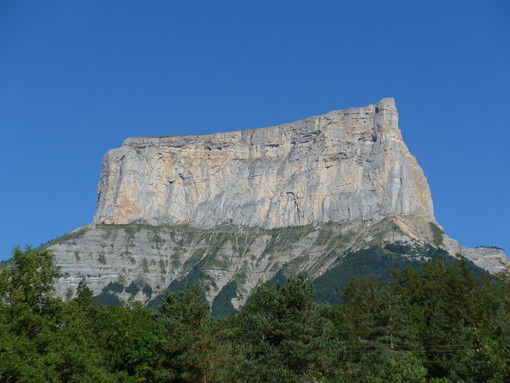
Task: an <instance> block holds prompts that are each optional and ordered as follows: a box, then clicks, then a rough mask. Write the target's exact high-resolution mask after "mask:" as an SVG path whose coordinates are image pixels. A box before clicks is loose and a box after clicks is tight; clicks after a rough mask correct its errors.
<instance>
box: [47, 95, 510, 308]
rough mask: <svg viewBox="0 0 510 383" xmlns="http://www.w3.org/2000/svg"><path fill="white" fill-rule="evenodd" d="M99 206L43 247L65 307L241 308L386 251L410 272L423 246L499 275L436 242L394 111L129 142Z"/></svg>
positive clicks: (489, 251) (112, 167)
mask: <svg viewBox="0 0 510 383" xmlns="http://www.w3.org/2000/svg"><path fill="white" fill-rule="evenodd" d="M98 194H99V198H98V203H97V212H96V215H95V217H94V222H93V223H91V224H90V225H87V226H85V227H82V228H79V229H77V230H75V231H74V232H72V233H70V234H68V235H66V236H63V237H61V238H58V239H57V240H55V241H52V242H50V243H49V244H47V245H46V246H45V247H46V248H48V249H50V250H52V251H53V252H54V254H55V257H56V261H57V264H58V265H60V266H61V267H62V271H63V273H64V276H63V277H62V278H61V279H60V280H59V281H58V283H57V289H58V291H59V293H60V294H61V295H62V296H66V297H72V296H73V294H75V289H76V286H77V284H78V282H79V280H80V279H81V278H82V277H86V278H87V280H88V283H89V286H90V287H91V288H92V289H93V291H94V292H95V293H96V294H99V293H101V292H102V291H103V294H110V293H113V292H114V293H115V294H116V295H118V296H120V297H122V298H126V299H135V300H140V301H144V302H146V303H147V302H149V301H151V300H153V299H154V297H155V296H157V295H158V294H160V293H162V292H164V291H165V290H167V289H177V288H180V287H182V286H183V284H184V282H185V281H192V282H197V281H199V282H200V283H202V284H203V285H204V287H205V293H206V297H207V299H208V300H209V301H210V302H212V303H215V302H216V303H217V302H223V303H221V304H222V305H227V306H229V305H230V306H231V307H232V308H238V307H240V306H241V305H242V304H244V302H245V301H246V299H247V298H248V297H249V295H250V294H251V292H252V291H253V289H254V288H255V287H256V286H257V285H258V284H260V283H261V282H264V281H268V280H270V279H272V278H276V277H277V276H278V275H279V274H282V273H283V274H285V275H290V274H296V273H298V272H300V271H304V272H307V273H308V275H310V276H311V277H312V278H313V279H318V278H320V277H323V276H324V275H326V274H327V273H330V274H328V275H329V276H328V278H329V279H330V280H331V272H333V271H335V270H336V271H338V270H339V268H341V267H343V266H342V265H345V262H346V259H347V258H346V257H349V256H350V255H352V254H359V253H360V252H363V251H366V249H367V248H372V247H374V246H386V245H387V244H395V243H399V244H405V246H407V247H405V246H404V247H402V248H403V249H406V250H404V255H403V256H404V257H409V258H412V257H418V258H419V259H420V260H423V259H426V257H424V256H422V255H419V252H417V251H414V250H413V246H414V247H416V246H417V247H420V246H429V247H433V248H435V249H439V250H441V249H443V250H445V251H447V252H448V253H449V254H450V255H452V256H454V257H458V256H464V257H466V258H468V259H470V260H471V261H473V262H474V263H475V264H477V265H478V266H480V267H482V268H485V269H486V270H489V271H490V272H496V271H498V270H500V269H501V268H502V267H503V265H505V264H508V260H507V258H506V257H505V255H504V253H503V251H502V250H501V249H497V248H478V249H466V248H464V247H462V246H460V245H459V244H458V243H457V242H456V241H454V240H452V239H450V238H448V237H447V236H446V235H444V232H443V230H442V228H441V227H440V226H439V225H438V224H437V222H436V221H435V219H434V212H433V205H432V199H431V196H430V190H429V187H428V184H427V181H426V179H425V176H424V175H423V172H422V170H421V168H420V167H419V166H418V164H417V162H416V159H415V158H414V157H413V156H412V155H411V154H410V153H409V151H408V149H407V147H406V145H405V144H404V142H403V140H402V136H401V133H400V130H399V127H398V114H397V110H396V108H395V103H394V100H393V99H391V98H386V99H383V100H382V101H380V102H379V103H377V104H375V105H370V106H367V107H364V108H352V109H348V110H344V111H333V112H330V113H328V114H325V115H323V116H316V117H311V118H308V119H306V120H303V121H298V122H294V123H289V124H284V125H278V126H273V127H268V128H261V129H254V130H245V131H234V132H227V133H215V134H207V135H199V136H165V137H138V138H128V139H126V140H125V142H124V145H123V146H122V147H121V148H118V149H114V150H111V151H109V152H108V153H107V154H106V156H105V158H104V162H103V168H102V172H101V180H100V182H99V186H98ZM399 246H400V245H399ZM443 250H441V251H443ZM384 251H388V252H389V253H392V250H391V248H387V249H385V250H384ZM385 254H386V253H385ZM418 258H417V259H418ZM336 271H335V272H336ZM333 279H334V278H333ZM111 283H114V286H116V287H115V288H114V289H113V290H111V289H112V287H111V286H112V285H111ZM108 286H110V287H108ZM119 286H121V287H119ZM109 288H110V290H111V291H110V292H108V289H109Z"/></svg>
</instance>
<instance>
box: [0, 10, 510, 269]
mask: <svg viewBox="0 0 510 383" xmlns="http://www.w3.org/2000/svg"><path fill="white" fill-rule="evenodd" d="M383 97H395V98H396V101H397V107H398V109H399V112H400V127H401V129H402V132H403V135H404V140H405V141H406V143H407V144H408V146H409V148H410V150H411V152H412V153H413V154H414V155H415V156H416V157H417V159H418V162H419V164H420V165H421V166H422V167H423V169H424V171H425V174H426V176H427V178H428V181H429V183H430V186H431V189H432V197H433V199H434V204H435V211H436V218H437V220H438V222H439V223H440V224H441V225H443V226H444V228H445V229H446V233H447V234H448V235H449V236H451V237H453V238H455V239H457V240H458V241H459V242H460V243H461V244H463V245H466V246H477V245H495V246H500V247H503V248H505V249H506V250H507V253H509V252H510V235H509V234H510V223H509V221H510V204H509V201H508V200H509V198H510V171H509V170H510V169H509V168H510V150H509V144H510V2H508V0H479V1H469V0H467V1H466V0H462V1H460V0H459V1H444V0H441V1H436V0H431V1H430V0H429V1H422V2H416V1H408V0H406V1H391V0H388V1H384V2H382V1H380V0H379V1H325V0H321V1H278V0H271V1H261V0H257V1H238V0H236V1H220V0H218V1H169V0H168V1H154V0H152V1H135V0H133V1H128V0H125V1H114V0H108V1H104V0H97V1H94V0H86V1H85V0H83V1H78V0H77V1H68V0H65V1H57V0H55V1H38V0H34V1H25V0H3V1H0V132H1V143H2V147H1V149H0V156H1V172H2V173H1V178H0V180H1V185H0V186H1V187H0V200H1V201H2V207H1V214H0V259H5V258H7V257H9V256H10V253H11V250H12V248H13V247H14V246H16V245H21V246H24V245H25V244H29V245H32V246H37V245H39V244H41V243H43V242H46V241H48V240H50V239H53V238H56V237H58V236H60V235H62V234H64V233H66V232H69V231H71V230H73V229H75V228H77V227H79V226H82V225H85V224H87V223H89V222H91V220H92V216H93V214H94V211H95V203H96V198H97V197H96V185H97V182H98V181H99V174H100V170H101V161H102V157H103V155H104V153H105V152H106V151H107V150H109V149H111V148H115V147H119V146H120V145H121V144H122V141H123V139H124V138H126V137H130V136H146V135H151V136H155V135H169V134H197V133H208V132H217V131H228V130H235V129H250V128H257V127H263V126H269V125H275V124H279V123H285V122H289V121H294V120H299V119H302V118H306V117H309V116H312V115H317V114H323V113H326V112H329V111H331V110H334V109H344V108H347V107H352V106H365V105H368V104H372V103H375V102H377V101H378V100H379V99H381V98H383Z"/></svg>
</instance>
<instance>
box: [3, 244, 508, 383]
mask: <svg viewBox="0 0 510 383" xmlns="http://www.w3.org/2000/svg"><path fill="white" fill-rule="evenodd" d="M58 276H59V269H58V267H56V266H55V264H54V262H53V256H52V254H51V252H49V251H39V252H33V251H22V250H20V249H19V248H17V249H15V250H14V251H13V257H12V261H11V262H10V263H9V264H7V265H3V267H2V268H1V271H0V381H1V382H6V383H7V382H94V383H96V382H128V383H129V382H203V383H212V382H293V383H295V382H360V383H361V382H372V383H379V382H381V383H382V382H391V383H400V382H402V383H404V382H406V383H425V382H431V383H449V382H452V383H453V382H473V383H474V382H492V383H496V382H498V383H499V382H501V383H504V382H509V381H510V271H509V270H506V271H504V272H502V273H500V274H499V275H498V276H497V277H494V276H489V275H487V274H483V273H481V274H480V273H479V274H476V273H474V272H473V271H472V270H471V269H470V268H469V267H468V266H467V264H466V262H462V261H460V262H456V263H451V262H447V261H446V260H445V259H444V258H442V257H439V258H437V259H434V260H432V261H430V262H424V263H422V264H421V265H420V266H418V267H410V266H407V267H405V268H403V269H397V270H393V271H392V272H391V275H390V276H389V277H388V278H387V280H385V281H381V280H380V279H377V278H375V277H364V278H361V277H358V278H354V279H352V280H351V281H350V282H349V284H348V285H347V286H346V287H345V289H343V291H342V293H341V294H342V295H341V297H340V299H339V300H338V302H339V303H333V304H332V303H320V302H316V301H314V299H313V298H314V295H315V290H314V286H313V283H312V282H311V281H310V280H309V279H308V278H307V276H306V275H303V274H301V275H298V276H295V277H291V278H289V279H288V280H287V281H282V282H275V283H273V284H263V285H261V286H260V287H259V288H258V289H257V290H256V292H255V293H254V294H253V295H252V297H251V299H250V300H249V301H248V303H247V304H246V305H245V306H244V307H243V308H242V309H241V310H240V311H239V312H237V313H235V314H232V315H227V316H225V317H222V318H218V317H215V316H213V315H212V314H211V309H210V307H209V305H208V303H207V302H206V301H205V299H204V298H203V292H202V290H201V288H200V286H199V285H192V284H188V285H187V286H186V287H185V288H184V289H183V290H181V291H170V292H167V293H166V294H165V295H164V296H163V297H162V299H161V304H160V306H159V308H158V309H157V310H154V309H148V308H146V307H144V306H143V305H142V304H140V303H135V302H125V303H123V304H122V305H121V306H111V305H104V304H101V303H99V302H98V301H97V300H96V299H94V297H93V294H92V291H91V290H90V289H89V288H88V287H87V284H86V281H85V280H82V281H81V282H80V283H79V286H78V292H77V296H76V297H75V298H73V299H71V300H68V301H66V302H64V301H62V300H61V299H60V298H57V297H56V296H55V294H54V289H53V282H54V280H55V278H58Z"/></svg>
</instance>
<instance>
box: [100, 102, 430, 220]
mask: <svg viewBox="0 0 510 383" xmlns="http://www.w3.org/2000/svg"><path fill="white" fill-rule="evenodd" d="M98 194H99V200H98V204H97V213H96V215H95V217H94V223H107V224H129V223H147V224H150V225H190V226H193V227H197V228H205V229H207V228H212V227H214V226H217V225H222V224H226V223H230V224H233V225H244V226H258V227H263V228H274V227H288V226H302V225H308V224H312V223H316V222H349V221H354V220H378V219H380V218H381V217H383V216H385V215H388V214H398V215H419V216H423V217H427V218H429V219H430V220H432V221H433V220H434V215H433V206H432V199H431V197H430V191H429V187H428V185H427V181H426V179H425V176H424V175H423V172H422V170H421V168H420V167H419V166H418V164H417V162H416V159H415V158H414V157H413V156H412V155H411V154H410V153H409V150H408V149H407V147H406V145H405V144H404V142H403V140H402V136H401V133H400V130H399V128H398V114H397V110H396V108H395V102H394V100H393V99H392V98H386V99H383V100H382V101H380V102H379V103H377V104H375V105H370V106H368V107H365V108H352V109H348V110H343V111H334V112H330V113H328V114H326V115H323V116H316V117H312V118H308V119H306V120H303V121H298V122H294V123H290V124H284V125H278V126H272V127H268V128H262V129H254V130H244V131H235V132H227V133H215V134H206V135H200V136H166V137H137V138H128V139H127V140H125V141H124V145H123V146H122V147H121V148H119V149H114V150H111V151H109V152H108V153H107V154H106V156H105V159H104V162H103V169H102V173H101V181H100V183H99V186H98Z"/></svg>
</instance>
